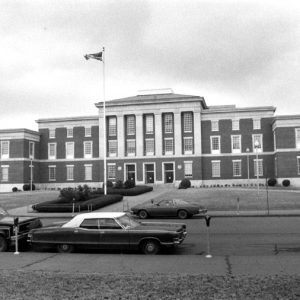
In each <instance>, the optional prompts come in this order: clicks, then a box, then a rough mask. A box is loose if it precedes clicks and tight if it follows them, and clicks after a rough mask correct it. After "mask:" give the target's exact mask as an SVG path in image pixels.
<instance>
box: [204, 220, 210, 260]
mask: <svg viewBox="0 0 300 300" xmlns="http://www.w3.org/2000/svg"><path fill="white" fill-rule="evenodd" d="M210 220H211V217H210V216H205V223H206V242H207V254H206V255H205V257H206V258H212V255H211V254H210V239H209V226H210Z"/></svg>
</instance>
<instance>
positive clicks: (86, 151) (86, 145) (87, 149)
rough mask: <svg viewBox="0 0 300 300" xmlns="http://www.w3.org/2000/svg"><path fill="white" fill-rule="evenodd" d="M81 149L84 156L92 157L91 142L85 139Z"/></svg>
mask: <svg viewBox="0 0 300 300" xmlns="http://www.w3.org/2000/svg"><path fill="white" fill-rule="evenodd" d="M83 148H84V149H83V151H84V158H92V157H93V142H92V141H86V142H84V143H83Z"/></svg>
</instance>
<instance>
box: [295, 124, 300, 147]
mask: <svg viewBox="0 0 300 300" xmlns="http://www.w3.org/2000/svg"><path fill="white" fill-rule="evenodd" d="M295 130H296V137H295V139H296V148H297V149H300V128H296V129H295Z"/></svg>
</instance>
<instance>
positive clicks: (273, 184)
mask: <svg viewBox="0 0 300 300" xmlns="http://www.w3.org/2000/svg"><path fill="white" fill-rule="evenodd" d="M276 183H277V180H276V178H270V179H268V186H275V184H276Z"/></svg>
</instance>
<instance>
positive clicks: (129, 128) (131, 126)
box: [126, 115, 136, 135]
mask: <svg viewBox="0 0 300 300" xmlns="http://www.w3.org/2000/svg"><path fill="white" fill-rule="evenodd" d="M135 127H136V126H135V116H133V115H129V116H126V134H127V135H135V130H136V128H135Z"/></svg>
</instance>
